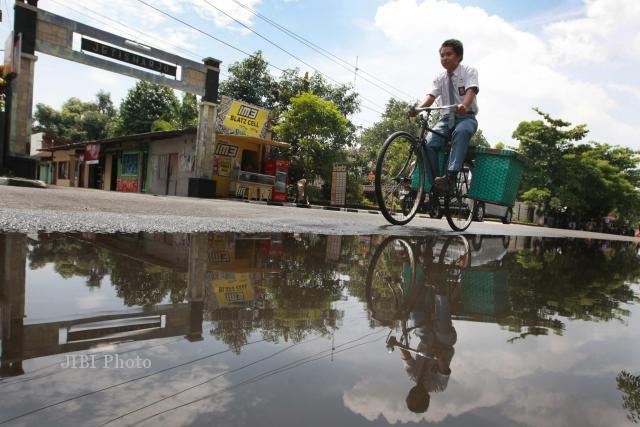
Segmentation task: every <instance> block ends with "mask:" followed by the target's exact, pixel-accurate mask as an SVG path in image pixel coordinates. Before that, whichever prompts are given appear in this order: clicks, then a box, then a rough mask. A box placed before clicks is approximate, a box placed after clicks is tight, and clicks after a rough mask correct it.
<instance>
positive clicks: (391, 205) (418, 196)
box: [375, 132, 425, 225]
mask: <svg viewBox="0 0 640 427" xmlns="http://www.w3.org/2000/svg"><path fill="white" fill-rule="evenodd" d="M424 172H425V171H424V160H423V156H422V149H421V147H420V143H419V142H418V140H416V138H415V137H414V136H412V135H411V134H409V133H407V132H396V133H394V134H393V135H391V136H390V137H389V138H387V140H386V141H385V142H384V145H383V146H382V150H380V154H379V155H378V162H377V164H376V178H375V190H376V199H377V200H378V206H379V207H380V211H381V212H382V215H384V217H385V218H386V219H387V221H389V222H390V223H392V224H396V225H403V224H406V223H408V222H409V221H411V220H412V219H413V217H414V216H415V215H416V212H417V211H418V208H419V206H420V204H421V203H422V199H423V197H424V179H425V178H424V176H425V173H424Z"/></svg>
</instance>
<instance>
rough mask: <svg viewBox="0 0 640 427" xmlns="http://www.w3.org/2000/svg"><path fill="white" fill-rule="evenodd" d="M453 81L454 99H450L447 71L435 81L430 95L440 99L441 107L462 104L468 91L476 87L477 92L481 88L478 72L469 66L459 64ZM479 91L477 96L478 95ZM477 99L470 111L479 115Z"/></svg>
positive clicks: (454, 71)
mask: <svg viewBox="0 0 640 427" xmlns="http://www.w3.org/2000/svg"><path fill="white" fill-rule="evenodd" d="M451 79H452V81H453V97H454V99H449V76H448V75H447V71H446V70H445V71H444V72H442V73H440V74H438V76H437V77H436V78H435V79H434V80H433V88H432V89H431V91H430V92H429V95H432V96H433V97H434V98H438V97H440V104H441V105H453V104H462V101H463V100H464V94H465V92H466V91H467V89H469V88H471V87H475V88H476V89H477V91H479V90H480V86H478V70H476V69H475V68H473V67H470V66H468V65H463V64H458V67H457V68H456V69H455V70H453V76H452V77H451ZM477 91H476V95H477V93H478V92H477ZM477 99H478V97H477V96H476V97H474V98H473V102H472V103H471V105H470V106H469V110H471V111H473V112H474V113H475V114H478V111H479V110H478V101H477Z"/></svg>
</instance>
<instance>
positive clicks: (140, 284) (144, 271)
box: [29, 234, 187, 306]
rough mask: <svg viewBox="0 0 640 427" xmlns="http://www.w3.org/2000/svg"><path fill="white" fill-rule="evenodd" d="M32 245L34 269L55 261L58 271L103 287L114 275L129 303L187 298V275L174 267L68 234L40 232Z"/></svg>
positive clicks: (30, 256)
mask: <svg viewBox="0 0 640 427" xmlns="http://www.w3.org/2000/svg"><path fill="white" fill-rule="evenodd" d="M31 245H32V246H31V248H30V251H29V262H30V268H32V269H38V268H42V267H44V266H45V265H46V264H48V263H53V266H54V270H55V271H56V272H57V273H58V274H60V276H62V277H63V278H65V279H69V278H71V277H74V276H79V277H84V278H86V280H87V282H86V283H87V286H90V287H99V286H100V283H101V282H102V279H103V278H104V277H105V276H106V275H110V276H111V283H112V284H113V285H114V286H115V287H116V289H117V293H118V296H119V297H121V298H123V299H124V302H125V304H126V305H128V306H134V305H139V306H144V305H153V304H157V303H159V302H161V301H162V300H163V299H164V298H165V297H166V296H167V295H171V301H172V302H174V303H176V302H180V301H183V300H184V297H185V294H186V287H187V283H186V277H185V275H184V274H180V273H176V272H174V271H173V270H171V269H168V268H163V267H158V266H155V265H151V264H148V263H144V262H141V261H137V260H134V259H131V258H128V257H126V256H125V255H123V254H120V253H116V252H112V251H109V250H106V249H103V248H101V247H100V246H97V245H96V244H95V243H94V242H92V241H88V240H82V239H81V238H80V237H76V236H69V235H65V234H40V235H39V236H38V239H37V240H34V241H32V242H31Z"/></svg>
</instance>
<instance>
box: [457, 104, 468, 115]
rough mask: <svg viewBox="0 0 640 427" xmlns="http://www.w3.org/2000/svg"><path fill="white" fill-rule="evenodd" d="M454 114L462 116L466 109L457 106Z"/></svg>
mask: <svg viewBox="0 0 640 427" xmlns="http://www.w3.org/2000/svg"><path fill="white" fill-rule="evenodd" d="M456 112H457V113H458V114H464V113H466V112H467V107H465V105H464V104H458V106H457V107H456Z"/></svg>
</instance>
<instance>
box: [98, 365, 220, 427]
mask: <svg viewBox="0 0 640 427" xmlns="http://www.w3.org/2000/svg"><path fill="white" fill-rule="evenodd" d="M227 369H228V366H226V365H219V364H217V366H216V367H215V368H214V367H207V366H194V367H193V368H192V369H190V370H189V371H188V372H184V371H183V372H175V373H173V374H172V375H170V376H168V377H165V378H163V381H162V384H161V385H160V384H154V385H153V386H149V384H146V385H145V384H138V385H136V386H135V387H132V388H130V389H127V390H126V394H127V396H128V398H126V397H125V398H122V399H113V400H111V399H110V401H109V406H110V409H107V410H105V411H104V412H103V413H102V414H100V416H101V418H102V417H104V418H103V421H104V420H107V419H110V418H113V416H114V415H120V414H123V413H126V412H129V411H131V410H135V409H137V408H139V407H141V406H146V405H147V404H149V403H151V402H154V401H156V400H159V399H161V398H163V397H165V396H168V395H171V394H174V393H176V392H179V391H181V390H183V389H185V388H188V387H190V386H192V385H194V384H197V383H200V382H202V381H203V380H204V379H206V378H210V377H213V376H216V375H218V374H220V373H221V372H223V371H225V370H227ZM230 385H231V383H230V381H229V380H228V379H227V378H226V377H224V376H223V377H220V378H218V379H216V380H215V381H211V382H209V383H206V384H204V385H201V386H199V387H196V388H194V389H192V390H189V391H186V392H184V393H182V394H179V395H177V396H175V397H174V398H170V399H167V400H164V401H162V402H159V403H158V404H155V405H153V406H150V407H149V408H146V409H143V410H141V411H138V412H135V413H134V414H131V415H129V416H127V417H125V418H124V419H123V420H124V423H126V424H130V423H133V422H136V421H137V420H141V419H143V418H145V417H147V416H150V415H153V414H155V413H158V412H161V411H164V410H166V409H171V408H173V407H176V406H178V405H180V404H182V403H187V402H189V401H191V400H194V399H197V398H199V397H202V396H205V395H211V398H208V399H204V400H202V401H200V402H197V403H194V404H191V405H189V406H187V407H184V408H178V409H176V410H174V411H170V412H167V413H164V414H162V415H160V416H158V417H155V418H152V419H150V420H149V421H148V424H149V425H151V424H160V425H189V424H191V423H193V422H194V421H195V420H196V419H197V418H198V417H199V416H200V415H203V414H212V413H216V412H225V411H226V408H227V406H228V405H229V404H230V403H231V402H232V401H233V397H232V396H233V393H232V392H230V391H223V389H225V388H227V387H229V386H230ZM131 396H135V397H136V398H135V399H131ZM114 425H117V424H114Z"/></svg>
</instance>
